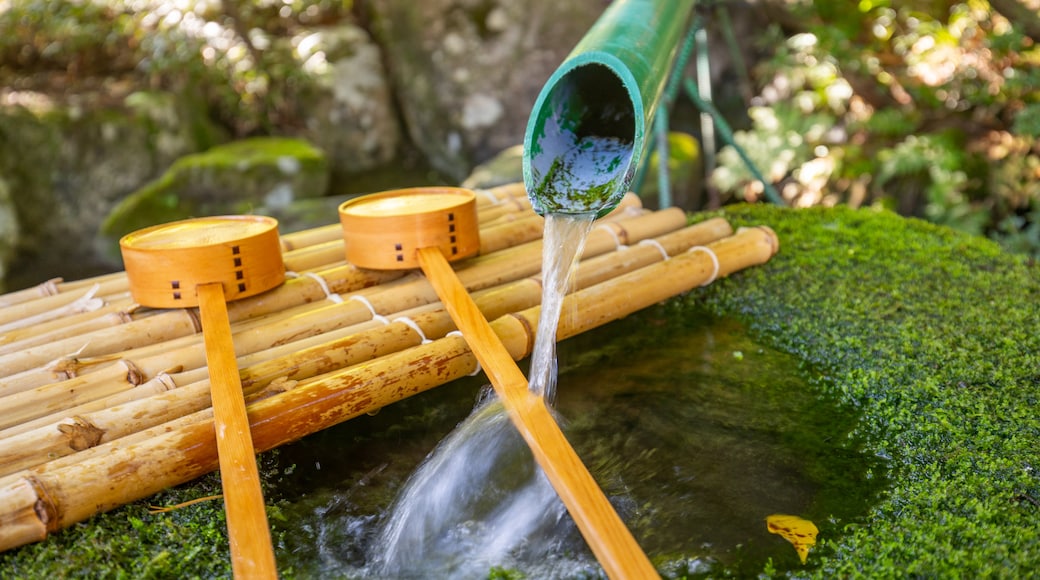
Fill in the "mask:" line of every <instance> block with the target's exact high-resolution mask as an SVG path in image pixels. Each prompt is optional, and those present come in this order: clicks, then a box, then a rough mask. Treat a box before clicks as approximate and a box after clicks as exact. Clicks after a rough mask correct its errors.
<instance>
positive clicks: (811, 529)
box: [766, 514, 820, 564]
mask: <svg viewBox="0 0 1040 580" xmlns="http://www.w3.org/2000/svg"><path fill="white" fill-rule="evenodd" d="M766 528H768V529H769V531H770V532H771V533H773V534H780V535H781V536H782V537H783V538H784V539H785V540H787V541H788V542H791V544H793V545H794V549H795V551H797V552H798V557H799V558H801V560H802V564H804V563H805V559H806V558H807V557H808V556H809V548H810V547H811V546H815V545H816V534H818V533H819V532H820V531H819V530H817V529H816V524H814V523H812V522H810V521H809V520H803V519H802V518H800V517H798V516H788V515H783V514H773V515H771V516H768V517H766Z"/></svg>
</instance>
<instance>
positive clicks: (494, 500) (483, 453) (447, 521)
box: [369, 213, 595, 578]
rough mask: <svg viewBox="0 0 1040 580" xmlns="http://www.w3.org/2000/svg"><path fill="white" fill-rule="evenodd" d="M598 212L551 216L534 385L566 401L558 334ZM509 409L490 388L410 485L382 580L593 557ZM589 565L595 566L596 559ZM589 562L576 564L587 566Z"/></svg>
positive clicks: (385, 534)
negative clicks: (561, 392)
mask: <svg viewBox="0 0 1040 580" xmlns="http://www.w3.org/2000/svg"><path fill="white" fill-rule="evenodd" d="M594 217H595V216H594V214H591V213H590V214H577V215H565V214H549V215H548V216H546V220H545V233H544V237H543V249H542V273H543V274H542V276H543V279H542V307H541V312H540V315H539V320H538V333H537V335H536V337H535V345H534V350H533V352H532V356H531V371H530V374H531V376H530V377H529V381H528V383H529V388H530V389H531V391H532V392H534V393H536V394H539V395H541V396H543V397H545V399H546V402H547V403H549V404H550V405H551V404H552V402H553V400H554V399H555V394H556V370H557V364H556V330H557V328H558V325H559V320H560V315H561V310H562V306H563V298H564V296H565V295H566V293H567V290H568V289H569V287H570V285H571V279H572V274H573V271H574V267H575V266H576V264H577V263H578V260H579V258H580V256H581V253H582V250H583V248H584V245H585V239H586V238H587V236H588V233H589V231H590V230H591V228H592V221H593V218H594ZM565 516H566V508H565V507H564V505H563V502H561V501H560V499H559V497H558V496H557V495H556V492H555V490H553V488H552V486H551V485H550V484H549V481H548V480H547V479H546V477H545V474H544V473H543V472H542V470H541V468H540V467H538V465H537V464H536V463H535V461H534V458H533V456H532V455H531V452H530V450H529V449H528V448H527V446H526V445H525V444H524V441H523V439H522V438H521V436H520V434H519V432H517V430H516V429H515V428H514V427H513V425H512V423H511V422H510V421H509V417H508V416H507V415H506V412H505V409H504V408H503V406H502V404H501V403H500V402H499V401H498V400H497V398H496V397H495V396H494V393H493V392H492V391H490V389H489V390H488V391H487V393H486V394H485V395H484V396H483V398H482V400H481V401H480V402H479V403H478V404H477V406H476V408H475V409H474V410H473V412H472V413H471V414H470V415H469V417H467V418H466V420H464V421H463V422H462V423H461V424H459V426H458V427H456V428H455V430H454V431H453V432H452V433H451V434H449V435H448V437H446V438H445V439H444V440H443V441H442V442H441V443H440V445H438V447H437V448H436V449H435V450H434V451H433V453H431V454H430V455H429V456H428V457H427V458H426V460H425V461H424V462H423V464H422V465H421V466H420V467H419V469H418V470H416V472H415V473H414V474H412V476H411V477H410V478H409V480H408V482H407V483H406V484H405V486H404V488H403V490H402V492H401V494H400V495H399V496H398V497H397V499H396V500H395V502H394V505H393V506H392V507H391V509H390V512H389V517H388V518H387V519H386V520H385V521H384V522H383V525H382V527H381V529H380V532H379V534H378V535H377V537H376V541H375V542H374V543H373V544H372V546H371V548H370V553H371V554H370V558H369V561H370V562H372V563H373V568H375V569H376V570H378V574H379V575H380V576H386V577H394V578H416V577H423V576H425V577H429V576H431V575H432V576H436V577H451V578H483V577H487V573H488V571H489V570H490V569H491V568H492V567H493V566H508V567H514V568H526V569H528V570H530V569H532V568H534V567H537V566H538V565H539V564H545V562H546V560H547V559H554V560H557V562H556V563H555V564H554V566H555V567H556V569H557V570H558V569H560V567H561V564H563V565H564V567H567V563H562V562H560V561H559V560H560V558H558V557H556V554H560V553H561V552H567V553H572V554H573V553H575V552H577V553H578V555H580V556H584V555H585V554H583V553H582V552H586V551H587V550H585V548H584V547H583V545H581V544H580V543H579V544H577V545H574V546H569V547H568V549H567V550H560V549H559V548H560V546H561V545H564V544H574V543H575V538H576V537H577V529H576V527H575V526H574V524H573V522H572V521H571V520H570V518H567V517H565ZM586 560H587V559H586ZM586 565H587V564H586V563H585V560H573V561H571V562H570V563H569V567H571V568H572V569H573V568H574V567H578V568H582V567H584V566H586Z"/></svg>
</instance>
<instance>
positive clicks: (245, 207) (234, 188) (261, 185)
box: [101, 137, 329, 254]
mask: <svg viewBox="0 0 1040 580" xmlns="http://www.w3.org/2000/svg"><path fill="white" fill-rule="evenodd" d="M328 174H329V171H328V164H327V162H326V159H325V154H324V153H323V152H322V151H321V150H320V149H318V148H317V147H314V146H313V145H311V144H310V143H308V142H306V141H303V140H300V139H289V138H279V137H256V138H251V139H244V140H241V141H235V142H232V143H228V144H226V145H218V146H216V147H213V148H211V149H209V150H207V151H205V152H203V153H197V154H194V155H188V156H185V157H182V158H180V159H178V160H177V161H176V162H174V164H173V165H172V166H171V167H170V168H169V169H168V170H167V171H166V172H165V173H164V174H163V175H161V176H160V177H159V178H157V179H155V180H153V181H151V182H149V183H148V184H146V185H145V186H143V187H142V188H140V189H138V190H137V191H135V192H133V193H132V194H130V195H129V196H128V197H126V198H125V199H123V201H121V202H120V203H119V204H118V205H117V206H116V207H115V208H113V210H112V212H111V213H109V215H108V217H107V218H106V219H105V221H104V223H103V224H102V226H101V233H102V235H103V236H104V237H105V238H106V239H107V241H108V244H109V246H110V248H111V249H110V250H109V251H110V252H114V253H115V254H118V246H117V245H116V244H117V242H118V240H119V238H120V237H122V236H123V235H125V234H128V233H130V232H132V231H135V230H138V229H140V228H144V227H148V226H152V225H156V224H160V223H165V222H170V221H175V220H180V219H187V218H190V217H197V216H205V215H225V214H249V213H254V212H258V211H261V210H262V209H263V208H269V209H279V208H283V207H286V206H288V205H289V204H290V203H292V202H293V201H294V200H298V199H308V198H315V197H320V196H322V195H324V194H325V192H326V189H327V187H328Z"/></svg>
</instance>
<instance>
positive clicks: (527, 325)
mask: <svg viewBox="0 0 1040 580" xmlns="http://www.w3.org/2000/svg"><path fill="white" fill-rule="evenodd" d="M508 316H512V317H513V318H515V319H516V320H517V321H519V322H520V326H522V327H523V328H524V335H525V336H526V337H527V346H525V347H524V356H527V355H529V354H531V352H532V351H534V336H535V329H534V327H532V326H531V321H529V320H528V319H527V317H526V316H521V315H519V314H517V313H512V314H509V315H508Z"/></svg>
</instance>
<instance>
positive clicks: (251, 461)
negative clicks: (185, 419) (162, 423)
mask: <svg viewBox="0 0 1040 580" xmlns="http://www.w3.org/2000/svg"><path fill="white" fill-rule="evenodd" d="M119 245H120V248H121V250H122V254H123V262H124V265H125V267H126V274H127V278H128V279H129V282H130V293H131V295H132V296H133V298H134V300H135V301H136V302H137V303H139V304H141V305H143V306H149V307H153V308H188V307H194V306H197V307H198V308H199V318H200V321H201V326H202V336H203V342H204V344H205V348H206V363H207V366H208V368H209V375H210V393H211V395H210V396H211V398H212V401H213V422H214V427H215V432H216V439H217V453H218V457H219V462H220V476H221V486H222V487H223V491H224V509H225V511H226V513H227V526H228V538H229V541H230V544H231V557H232V562H231V563H232V571H233V572H234V575H235V577H236V578H277V568H276V565H275V558H274V549H273V547H272V544H271V533H270V529H269V527H268V522H267V512H266V507H265V504H264V497H263V492H262V490H261V489H260V476H259V472H258V470H257V466H256V452H255V450H254V448H253V441H252V436H251V434H250V431H249V418H248V417H247V415H246V406H245V400H244V399H243V396H242V383H241V380H240V378H239V372H238V366H237V364H236V361H235V347H234V344H233V343H232V338H231V325H230V322H229V320H228V313H227V301H229V300H235V299H238V298H245V297H247V296H253V295H255V294H259V293H261V292H264V291H266V290H270V289H272V288H274V287H276V286H278V285H279V284H281V283H282V281H283V280H284V279H285V268H284V266H283V264H282V253H281V247H280V244H279V239H278V222H277V221H275V220H274V219H272V218H268V217H260V216H222V217H208V218H197V219H191V220H184V221H178V222H172V223H168V224H163V225H158V226H154V227H151V228H146V229H143V230H139V231H137V232H134V233H131V234H128V235H126V236H124V237H123V238H122V239H121V240H120V242H119Z"/></svg>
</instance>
